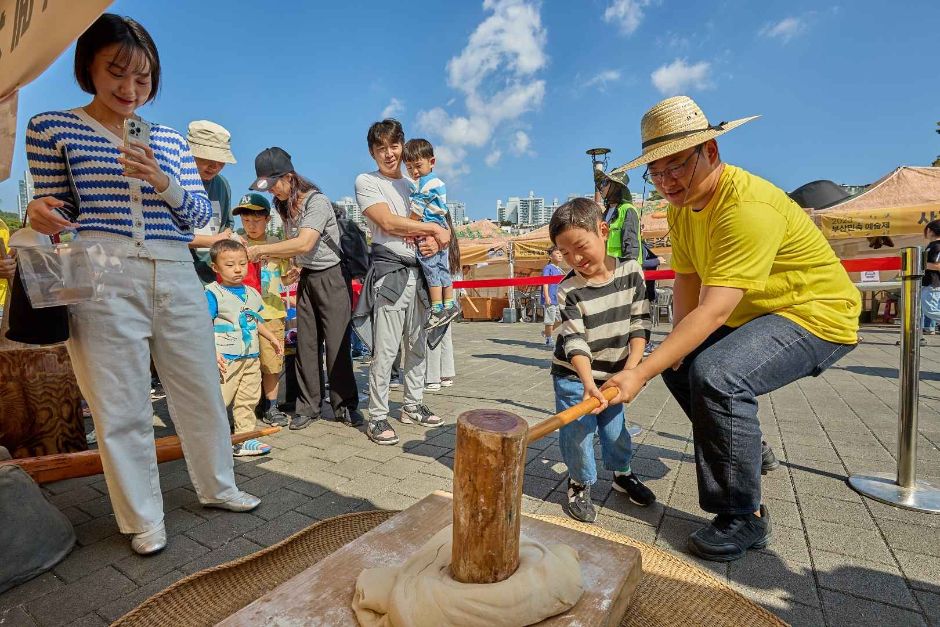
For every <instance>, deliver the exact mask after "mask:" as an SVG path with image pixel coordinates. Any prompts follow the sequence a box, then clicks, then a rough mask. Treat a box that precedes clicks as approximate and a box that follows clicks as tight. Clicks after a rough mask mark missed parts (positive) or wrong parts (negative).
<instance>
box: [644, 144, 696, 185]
mask: <svg viewBox="0 0 940 627" xmlns="http://www.w3.org/2000/svg"><path fill="white" fill-rule="evenodd" d="M701 151H702V147H701V146H699V147H698V148H696V149H695V152H693V153H692V154H691V155H689V157H688V159H686V160H685V161H683V162H682V163H678V164H676V165H671V166H669V167H668V168H666V169H664V170H663V171H662V172H650V169H649V168H646V172H644V173H643V180H644V181H646V182H647V183H652V184H654V185H655V184H656V183H662V182H663V180H664V179H665V178H666V177H667V176H668V177H669V178H672V179H677V178H679V177H681V176H682V175H683V174H685V170H686V168H687V167H688V166H689V162H690V161H692V157H695V156H697V155H698V154H699V153H700V152H701Z"/></svg>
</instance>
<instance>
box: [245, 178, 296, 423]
mask: <svg viewBox="0 0 940 627" xmlns="http://www.w3.org/2000/svg"><path fill="white" fill-rule="evenodd" d="M232 215H233V216H241V219H242V227H243V228H244V229H245V240H246V241H245V245H246V246H254V245H257V244H267V243H269V242H278V241H280V240H279V239H278V238H276V237H274V236H273V235H268V234H267V228H268V222H270V221H271V203H269V202H268V199H267V198H265V197H264V196H262V195H261V194H258V193H255V192H252V193H250V194H245V195H244V196H242V199H241V200H240V201H239V202H238V206H237V207H235V208H234V209H232ZM289 269H290V263H289V261H288V260H286V259H267V260H262V261H261V262H260V268H259V269H258V274H259V281H260V283H261V287H260V289H259V290H258V291H259V292H260V293H261V298H262V300H264V309H262V310H261V317H262V318H264V326H265V327H267V328H268V330H269V331H271V333H273V334H274V336H275V337H279V338H283V337H284V319H285V318H286V317H287V308H286V306H285V305H284V300H283V299H282V298H281V287H282V284H281V277H282V276H284V275H285V274H287V272H288V270H289ZM283 370H284V356H283V355H278V354H276V353H275V352H274V349H273V347H272V346H271V343H270V342H261V391H262V394H263V396H264V398H263V399H262V411H263V414H262V415H261V420H263V421H264V422H265V423H267V424H269V425H277V426H279V427H284V426H287V424H288V423H289V422H290V417H289V416H288V415H287V414H285V413H284V412H282V411H281V410H280V409H278V407H277V388H278V381H279V380H280V378H281V372H283Z"/></svg>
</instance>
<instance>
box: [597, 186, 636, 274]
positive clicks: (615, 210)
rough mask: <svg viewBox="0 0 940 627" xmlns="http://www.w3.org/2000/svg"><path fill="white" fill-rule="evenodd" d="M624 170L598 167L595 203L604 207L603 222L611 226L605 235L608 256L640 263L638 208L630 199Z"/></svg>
mask: <svg viewBox="0 0 940 627" xmlns="http://www.w3.org/2000/svg"><path fill="white" fill-rule="evenodd" d="M629 182H630V178H629V177H628V176H627V174H626V172H619V173H616V174H611V173H608V172H604V171H603V170H597V171H596V175H595V185H594V202H596V203H597V204H599V205H600V206H601V207H603V208H604V210H605V211H606V214H605V215H604V221H605V222H607V225H608V226H609V227H610V234H609V235H608V236H607V254H608V255H610V256H611V257H620V258H623V259H636V260H637V262H639V263H640V265H642V264H643V246H642V244H641V242H642V240H641V238H640V210H639V209H637V208H636V207H634V206H633V203H632V202H631V200H632V198H631V196H630V190H629V189H628V188H627V183H629Z"/></svg>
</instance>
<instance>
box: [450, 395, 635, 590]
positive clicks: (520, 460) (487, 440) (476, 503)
mask: <svg viewBox="0 0 940 627" xmlns="http://www.w3.org/2000/svg"><path fill="white" fill-rule="evenodd" d="M603 394H604V398H606V399H607V400H608V401H609V400H610V399H612V398H613V397H614V396H616V394H617V389H616V388H609V389H606V390H603ZM599 406H600V401H599V400H597V399H596V398H590V399H588V400H586V401H583V402H581V403H578V404H577V405H575V406H573V407H570V408H568V409H566V410H565V411H563V412H561V413H559V414H555V415H554V416H552V417H550V418H547V419H545V420H543V421H542V422H539V423H538V424H536V425H534V426H532V427H531V428H530V427H529V426H528V423H526V421H525V420H523V419H522V418H520V417H519V416H517V415H516V414H513V413H511V412H507V411H501V410H498V409H474V410H472V411H468V412H464V413H462V414H460V416H459V417H458V418H457V450H456V453H455V455H454V536H453V549H452V554H451V566H450V568H451V575H452V576H453V577H454V579H456V580H457V581H460V582H463V583H495V582H497V581H503V580H504V579H507V578H508V577H509V576H510V575H512V574H513V573H514V572H516V569H517V568H518V567H519V534H520V524H521V522H522V518H521V517H522V481H523V475H524V472H525V450H526V447H527V446H528V445H529V444H530V443H532V442H534V441H536V440H538V439H540V438H543V437H545V436H546V435H548V434H549V433H551V432H552V431H555V430H556V429H559V428H561V427H563V426H564V425H566V424H568V423H569V422H573V421H575V420H577V419H578V418H580V417H581V416H583V415H585V414H589V413H591V412H592V411H594V410H595V409H596V408H597V407H599Z"/></svg>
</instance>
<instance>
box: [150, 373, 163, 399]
mask: <svg viewBox="0 0 940 627" xmlns="http://www.w3.org/2000/svg"><path fill="white" fill-rule="evenodd" d="M163 398H166V392H165V391H164V390H163V384H162V383H160V379H158V378H156V377H151V378H150V400H152V401H159V400H160V399H163Z"/></svg>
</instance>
